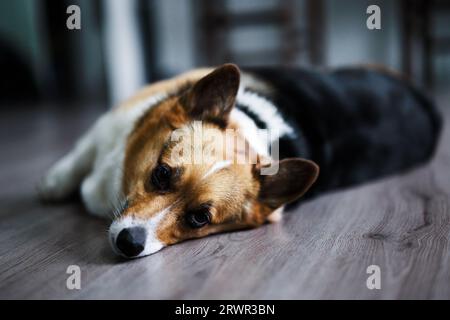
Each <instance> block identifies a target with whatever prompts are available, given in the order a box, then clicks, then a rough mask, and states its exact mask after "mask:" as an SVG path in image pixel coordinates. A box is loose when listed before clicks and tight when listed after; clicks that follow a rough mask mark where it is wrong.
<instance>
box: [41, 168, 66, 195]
mask: <svg viewBox="0 0 450 320" xmlns="http://www.w3.org/2000/svg"><path fill="white" fill-rule="evenodd" d="M36 190H37V193H38V196H39V198H40V199H41V200H43V201H50V202H52V201H61V200H64V199H66V198H67V197H68V196H69V195H70V194H71V193H72V191H73V188H72V185H71V184H70V183H69V182H68V177H67V175H66V173H65V172H62V171H61V170H58V169H57V168H52V170H50V171H49V172H48V173H47V174H46V175H45V176H43V177H42V178H41V179H40V180H39V182H38V184H37V186H36Z"/></svg>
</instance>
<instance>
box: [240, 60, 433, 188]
mask: <svg viewBox="0 0 450 320" xmlns="http://www.w3.org/2000/svg"><path fill="white" fill-rule="evenodd" d="M247 77H248V78H250V79H251V80H248V79H247ZM241 89H242V91H243V92H241V93H240V95H238V99H237V105H236V107H237V109H238V110H239V112H242V113H245V115H246V116H247V117H248V118H250V119H251V120H252V122H253V123H254V125H255V126H257V127H258V128H259V129H273V128H275V129H277V130H278V132H279V133H280V134H279V148H280V158H281V159H282V158H288V157H302V158H307V159H311V160H313V161H315V162H316V163H317V164H318V165H319V166H320V169H321V174H320V176H319V178H318V180H317V182H316V183H315V185H314V186H313V187H312V188H311V190H310V192H309V193H308V194H309V195H310V196H311V195H317V194H319V193H322V192H324V191H328V190H332V189H336V188H341V187H348V186H352V185H355V184H360V183H363V182H367V181H370V180H373V179H377V178H381V177H384V176H386V175H389V174H394V173H399V172H403V171H405V170H407V169H410V168H413V167H415V166H417V165H420V164H422V163H424V162H426V161H427V160H428V159H430V157H431V156H432V155H433V153H434V150H435V147H436V144H437V141H438V138H439V133H440V129H441V120H440V117H439V114H438V112H437V110H436V108H435V106H434V105H433V103H432V102H431V101H430V100H429V99H428V98H427V97H426V96H425V95H424V94H423V93H422V92H420V91H419V90H418V89H416V88H415V87H414V86H412V85H411V84H409V83H407V82H406V81H403V80H401V79H400V78H399V77H396V76H394V75H392V74H390V73H388V72H382V71H376V70H373V69H365V68H346V69H338V70H335V71H332V72H327V73H324V72H316V71H311V70H304V69H292V68H289V69H282V68H244V69H243V77H242V85H241ZM246 96H247V97H246ZM263 100H265V101H263ZM273 108H275V109H276V110H277V111H276V114H274V112H273V110H272V109H273Z"/></svg>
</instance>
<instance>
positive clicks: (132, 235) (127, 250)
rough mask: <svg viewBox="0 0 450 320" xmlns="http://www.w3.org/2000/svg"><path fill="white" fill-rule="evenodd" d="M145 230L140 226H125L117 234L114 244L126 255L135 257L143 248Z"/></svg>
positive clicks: (145, 236) (145, 235)
mask: <svg viewBox="0 0 450 320" xmlns="http://www.w3.org/2000/svg"><path fill="white" fill-rule="evenodd" d="M146 238H147V231H146V230H145V229H144V228H142V227H132V228H126V229H123V230H122V231H120V233H119V235H118V236H117V240H116V246H117V248H118V249H119V250H120V251H121V252H122V253H123V254H124V255H125V256H127V257H129V258H131V257H136V256H137V255H139V253H141V252H142V251H143V250H144V247H145V239H146Z"/></svg>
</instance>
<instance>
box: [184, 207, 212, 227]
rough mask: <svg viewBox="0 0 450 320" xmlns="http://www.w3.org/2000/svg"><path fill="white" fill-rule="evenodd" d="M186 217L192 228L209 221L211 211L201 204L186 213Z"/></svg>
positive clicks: (201, 225)
mask: <svg viewBox="0 0 450 320" xmlns="http://www.w3.org/2000/svg"><path fill="white" fill-rule="evenodd" d="M186 219H187V222H188V224H189V225H190V226H191V227H192V228H201V227H203V226H205V225H207V224H208V223H211V213H210V211H209V206H203V207H201V208H198V209H196V210H192V211H190V212H188V213H187V215H186Z"/></svg>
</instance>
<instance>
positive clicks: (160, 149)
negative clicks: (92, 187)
mask: <svg viewBox="0 0 450 320" xmlns="http://www.w3.org/2000/svg"><path fill="white" fill-rule="evenodd" d="M208 72H209V70H207V69H206V70H205V69H202V70H198V71H195V72H191V73H188V74H185V75H183V76H180V77H178V78H175V79H174V80H169V81H166V82H162V83H158V84H155V85H153V86H151V87H149V88H147V89H145V90H144V91H143V92H141V93H140V94H139V95H138V96H139V97H140V98H142V96H145V95H149V94H153V93H155V92H159V91H160V90H164V91H165V92H171V93H173V92H177V89H179V88H180V87H182V86H187V89H185V90H181V92H180V93H179V94H173V95H172V96H171V97H170V98H168V99H166V100H165V101H163V102H162V103H160V104H159V105H157V106H155V107H154V108H152V109H150V111H149V112H148V113H147V114H146V115H145V116H144V117H143V118H142V119H141V121H139V122H138V124H137V126H136V128H135V129H134V131H133V132H132V134H131V135H130V137H129V139H128V143H127V148H126V156H125V165H124V180H123V190H124V193H125V194H126V196H127V199H128V202H129V206H128V208H127V209H126V210H125V211H124V212H123V216H127V215H131V216H133V217H135V218H140V219H149V218H151V217H153V216H154V215H156V214H157V213H158V212H160V211H162V210H163V209H164V208H168V207H170V212H171V213H170V215H167V217H166V218H165V219H164V221H162V222H161V223H160V225H159V226H158V229H157V237H158V238H159V240H160V241H161V242H162V243H164V244H165V245H169V244H174V243H177V242H180V241H182V240H184V239H188V238H198V237H203V236H206V235H208V234H211V233H217V232H223V231H228V230H233V229H241V228H249V227H255V226H259V225H261V224H263V223H264V222H266V221H267V220H268V217H269V216H270V215H271V214H272V213H273V212H274V211H275V210H276V209H278V208H279V207H281V206H282V205H284V204H285V203H287V202H289V201H292V200H294V199H296V198H298V197H299V196H301V195H302V194H303V193H304V192H305V191H306V190H307V189H308V188H309V186H310V185H311V184H312V183H313V182H314V181H315V179H316V177H317V175H318V167H317V166H316V165H315V164H314V163H312V162H310V161H307V160H302V159H295V160H293V159H291V160H284V161H282V162H280V172H279V173H278V174H277V175H276V176H261V175H260V174H259V171H260V169H261V166H262V163H261V161H260V160H261V159H259V157H256V156H255V155H254V153H252V152H251V149H250V148H249V146H248V143H246V142H245V141H244V143H237V144H235V145H238V146H241V147H234V148H232V150H228V151H230V152H231V153H232V155H233V157H232V158H233V159H236V157H237V155H238V154H240V155H242V154H245V156H246V157H247V158H251V157H253V160H255V161H248V163H246V164H240V163H239V164H238V163H236V162H235V161H234V162H233V163H232V164H231V165H230V166H228V167H226V168H224V169H223V170H220V171H218V172H215V173H213V174H212V175H210V176H208V177H206V178H204V177H205V174H206V173H207V172H208V170H209V168H210V165H208V164H189V163H185V162H183V161H181V160H180V161H179V162H178V163H177V161H174V160H173V157H172V155H173V154H172V152H173V151H174V147H175V146H176V143H175V144H173V143H169V138H170V136H171V133H172V132H173V130H175V129H180V128H185V130H187V131H190V132H191V133H192V134H195V133H196V132H195V131H196V130H199V129H202V130H209V131H208V132H212V133H213V137H214V138H213V139H209V140H208V139H203V140H202V145H203V147H206V148H215V149H218V150H221V149H220V148H222V146H223V145H224V142H225V141H226V139H228V138H227V136H226V129H233V128H236V127H237V124H235V123H233V122H232V121H230V119H229V117H228V116H229V113H230V111H231V109H232V108H233V105H234V102H235V101H234V100H235V97H236V94H237V89H238V87H239V70H238V69H237V67H235V66H234V65H224V66H223V67H221V68H219V69H216V70H215V71H214V72H213V73H210V74H208ZM205 74H208V75H206V76H205ZM199 79H200V80H199ZM132 103H133V100H131V101H130V102H129V103H126V104H124V105H123V106H122V107H125V108H126V107H129V106H130V105H132ZM195 120H199V121H201V125H200V126H193V125H192V121H195ZM236 139H237V140H241V141H240V142H242V140H243V137H242V136H239V135H238V136H237V137H236ZM179 143H185V144H186V145H185V147H187V148H190V147H191V146H190V145H189V142H186V141H181V142H179ZM242 146H244V147H242ZM222 151H223V150H222ZM216 156H217V159H214V160H216V161H220V160H222V159H223V158H222V155H221V154H220V152H219V154H217V155H216ZM255 157H256V158H255ZM255 162H256V163H255ZM158 163H164V164H166V165H168V166H169V167H171V168H173V169H174V171H175V172H176V175H175V176H174V177H173V181H172V182H171V183H172V184H173V187H172V188H171V190H170V191H169V192H164V193H162V192H159V191H158V190H155V188H153V187H152V184H151V182H149V180H150V176H151V173H152V170H153V169H154V168H155V166H156V165H157V164H158ZM294 180H295V182H294ZM286 186H288V188H289V189H287V188H286ZM204 204H208V206H209V207H210V213H211V223H210V224H208V225H206V226H204V227H202V228H198V229H194V228H191V227H189V226H188V225H187V224H186V222H185V220H184V218H183V217H184V215H185V213H186V212H188V211H190V210H195V209H196V208H198V207H200V206H202V205H204Z"/></svg>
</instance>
